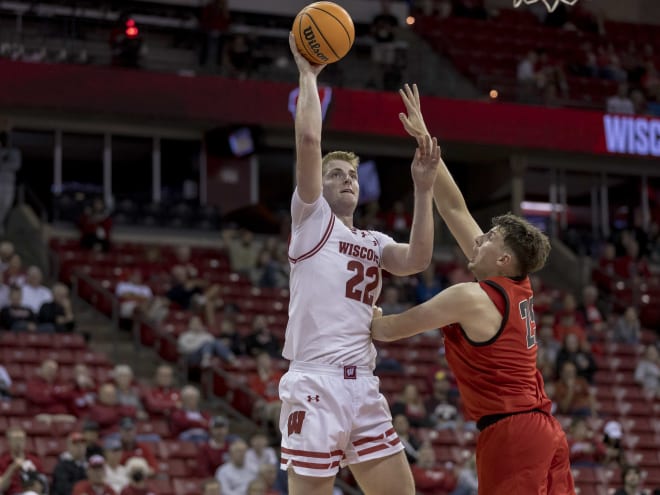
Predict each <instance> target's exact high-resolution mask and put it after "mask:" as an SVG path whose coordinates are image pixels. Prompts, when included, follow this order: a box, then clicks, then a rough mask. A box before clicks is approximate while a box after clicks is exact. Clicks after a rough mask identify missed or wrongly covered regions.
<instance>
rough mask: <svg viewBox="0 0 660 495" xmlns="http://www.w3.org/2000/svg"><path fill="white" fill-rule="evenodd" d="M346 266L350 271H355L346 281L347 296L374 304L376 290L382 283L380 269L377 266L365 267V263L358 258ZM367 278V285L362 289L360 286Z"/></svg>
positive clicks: (370, 304)
mask: <svg viewBox="0 0 660 495" xmlns="http://www.w3.org/2000/svg"><path fill="white" fill-rule="evenodd" d="M346 268H347V269H348V271H349V272H354V273H355V275H353V276H352V277H351V278H349V279H348V281H347V282H346V297H348V298H349V299H354V300H356V301H359V302H363V303H364V304H368V305H369V306H372V305H373V304H374V291H375V290H376V289H377V288H378V284H379V283H380V269H379V268H378V267H377V266H370V267H367V268H365V267H364V264H363V263H361V262H359V261H356V260H351V261H349V262H348V264H347V265H346ZM365 280H366V285H365V286H364V288H362V289H360V288H359V287H358V286H360V285H362V282H364V281H365Z"/></svg>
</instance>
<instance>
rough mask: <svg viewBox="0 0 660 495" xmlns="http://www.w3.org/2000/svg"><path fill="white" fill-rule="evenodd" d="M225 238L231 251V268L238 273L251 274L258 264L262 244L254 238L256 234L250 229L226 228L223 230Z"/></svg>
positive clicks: (228, 249)
mask: <svg viewBox="0 0 660 495" xmlns="http://www.w3.org/2000/svg"><path fill="white" fill-rule="evenodd" d="M222 235H223V240H224V243H225V246H226V248H227V251H228V252H229V262H230V265H231V270H232V271H233V272H236V273H241V274H244V275H249V273H250V271H252V270H253V269H254V267H255V266H256V264H257V257H258V256H259V252H260V250H261V249H260V246H259V244H258V243H257V242H256V241H255V240H254V235H253V234H252V232H250V231H249V230H241V231H239V232H237V231H235V230H231V229H225V230H223V232H222Z"/></svg>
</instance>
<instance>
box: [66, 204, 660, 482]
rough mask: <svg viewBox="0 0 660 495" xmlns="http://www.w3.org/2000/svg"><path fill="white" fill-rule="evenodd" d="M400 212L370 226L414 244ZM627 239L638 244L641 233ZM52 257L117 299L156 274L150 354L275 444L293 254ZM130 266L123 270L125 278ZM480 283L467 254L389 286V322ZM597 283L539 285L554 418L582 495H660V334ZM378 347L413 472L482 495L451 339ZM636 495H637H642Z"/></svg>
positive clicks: (260, 244) (232, 249)
mask: <svg viewBox="0 0 660 495" xmlns="http://www.w3.org/2000/svg"><path fill="white" fill-rule="evenodd" d="M398 210H400V209H396V208H395V209H394V210H393V211H392V212H391V213H388V214H384V215H379V216H378V217H377V218H376V217H375V218H371V219H370V221H371V222H372V223H374V224H375V225H376V226H379V227H382V228H384V229H385V230H388V231H390V232H392V233H393V234H394V235H396V236H399V237H405V235H406V228H409V219H407V218H406V215H405V213H403V212H401V211H398ZM622 237H623V239H627V238H629V237H630V233H625V234H623V235H622ZM626 242H627V241H626ZM54 248H55V250H56V251H58V252H59V253H60V256H61V258H62V259H63V260H65V263H64V265H63V267H62V268H63V272H64V273H63V277H64V280H67V277H68V276H70V275H71V274H72V273H74V272H75V271H76V270H82V272H84V273H87V274H89V275H91V276H92V277H93V278H96V279H97V280H98V281H99V282H100V283H102V284H104V285H105V286H106V287H110V288H111V287H113V286H115V287H116V290H117V291H118V292H117V294H118V295H121V290H120V288H121V287H122V283H123V282H121V280H122V279H123V278H125V277H126V276H128V277H130V276H131V275H130V274H134V273H136V272H135V270H139V273H141V274H145V275H146V274H149V275H148V276H145V279H144V280H143V281H142V282H141V283H142V284H143V289H142V290H136V291H135V293H136V294H137V293H141V292H145V293H146V292H148V291H150V292H149V294H150V295H149V296H148V297H147V298H146V299H147V300H155V299H162V301H163V304H162V305H161V306H160V309H161V313H159V314H157V316H156V317H155V318H151V320H149V318H150V314H149V312H148V311H145V312H144V313H142V314H141V313H139V312H138V313H132V314H130V315H129V318H136V319H137V320H140V319H141V318H142V317H143V316H146V318H147V320H148V322H149V324H150V325H151V332H155V334H154V335H152V336H151V340H150V338H149V337H148V335H147V334H146V333H145V332H144V331H145V330H146V327H145V326H144V322H142V323H136V324H137V325H138V326H139V328H140V329H141V333H140V338H141V339H143V343H146V344H147V345H153V344H154V343H155V342H157V347H158V348H159V353H160V354H161V356H162V357H164V358H165V359H169V360H170V361H173V362H176V361H177V360H178V359H179V360H180V361H179V362H180V363H181V364H182V365H183V366H184V367H186V368H200V369H202V370H207V371H209V370H210V371H211V372H212V373H213V374H214V376H213V390H214V391H215V393H216V394H218V395H221V396H223V397H225V398H227V399H228V400H229V401H230V402H231V404H232V405H233V406H234V407H236V408H237V409H238V410H239V411H241V412H242V413H244V414H246V415H247V416H250V417H251V418H252V419H253V420H254V421H255V422H257V423H258V424H259V425H260V426H261V427H263V428H264V431H265V432H266V433H267V434H268V435H269V440H270V441H272V443H273V444H274V445H276V444H277V428H276V424H277V418H278V416H279V400H278V394H277V383H278V380H279V378H280V376H281V375H282V373H283V370H284V369H285V367H286V363H284V362H283V361H282V360H281V359H279V355H280V349H281V345H282V339H283V332H284V327H285V324H286V315H285V312H286V297H287V293H286V289H282V287H283V286H284V285H285V282H286V274H287V264H286V263H285V261H284V256H285V255H286V249H285V244H284V242H283V241H282V240H280V239H279V238H275V237H269V238H266V239H260V238H257V237H255V236H254V235H252V234H251V233H249V232H246V231H243V232H241V231H228V232H225V233H224V235H223V246H222V249H221V250H219V251H218V250H199V249H196V250H192V252H191V251H190V249H188V248H179V249H175V248H172V249H169V248H167V249H165V248H157V247H150V248H146V249H145V248H143V247H139V246H129V245H115V246H114V247H113V249H114V250H116V254H113V253H112V252H111V253H109V254H107V255H105V254H102V253H90V254H87V255H83V254H81V253H80V252H79V251H78V249H77V248H75V246H73V245H72V244H71V243H66V242H63V243H56V244H54ZM631 249H633V248H631ZM154 250H157V251H158V256H155V255H154V254H153V251H154ZM264 252H268V254H269V256H268V259H269V260H270V261H269V263H271V262H272V266H270V268H269V270H272V272H273V273H276V274H277V275H278V276H277V277H275V278H273V277H270V276H269V277H265V279H266V280H269V282H267V283H265V281H264V277H262V276H254V273H255V269H256V267H257V265H258V264H259V260H260V259H262V258H264V256H263V253H264ZM129 253H130V254H129ZM147 253H151V254H147ZM615 254H616V253H615ZM634 255H635V253H631V252H628V253H627V254H626V255H621V256H620V257H617V256H615V257H614V259H617V260H618V261H617V262H613V263H612V266H613V267H615V266H616V267H618V268H617V269H618V270H619V272H620V273H619V274H618V276H617V278H616V282H621V281H624V282H626V283H631V281H632V280H634V279H635V277H637V278H639V275H638V274H636V272H631V271H630V266H632V265H631V263H632V264H633V265H634V266H638V264H637V263H638V262H637V261H635V260H633V258H634V257H635V256H634ZM85 256H92V257H93V258H85ZM113 256H114V257H113ZM626 256H627V257H626ZM91 259H94V260H95V263H96V265H99V264H102V263H105V262H108V263H109V266H111V267H112V268H111V269H105V268H102V267H101V266H96V267H94V266H89V265H87V263H89V262H90V261H91ZM86 260H87V261H86ZM129 260H130V261H131V263H127V261H129ZM625 260H627V261H625ZM154 263H156V264H155V265H154ZM119 265H121V266H122V269H120V270H117V268H116V267H117V266H119ZM211 267H212V268H213V270H209V268H211ZM175 268H176V270H175ZM623 268H625V270H624V269H623ZM622 270H623V271H622ZM174 271H182V272H186V273H189V274H190V275H192V276H194V277H195V278H196V279H197V278H199V279H200V281H199V284H200V285H196V284H191V285H189V286H188V290H187V292H186V293H188V296H187V297H186V298H185V300H184V299H183V298H182V299H179V298H177V297H175V298H171V297H170V296H172V293H171V292H170V291H171V289H172V287H173V286H176V285H177V284H179V285H180V284H181V283H182V281H181V280H182V277H178V276H172V274H173V273H174ZM260 273H263V272H260ZM597 273H598V272H597ZM613 273H614V274H616V270H614V272H613ZM67 274H68V275H67ZM470 278H471V276H470V274H469V273H468V272H467V271H466V269H465V267H464V260H463V257H462V254H461V253H460V252H459V251H458V250H455V251H454V252H453V253H452V254H451V256H450V257H449V258H442V259H439V260H437V262H435V263H434V264H432V266H431V267H430V268H429V269H428V270H426V271H425V272H424V273H423V274H420V275H419V276H416V277H406V278H398V277H397V278H394V277H386V278H385V279H384V287H383V296H382V299H381V301H382V306H383V309H384V310H385V312H386V313H388V312H398V311H401V310H403V309H405V308H407V307H409V306H410V305H411V304H415V303H419V302H423V301H425V300H427V299H428V298H430V297H432V296H433V295H434V294H436V293H438V292H439V291H440V290H442V289H443V288H444V287H446V286H448V285H451V284H452V283H458V282H461V281H465V280H469V279H470ZM273 280H278V281H279V282H277V283H272V282H273ZM599 280H600V279H599V278H598V276H596V278H595V285H589V286H587V287H585V288H584V289H583V293H582V295H581V298H580V300H577V299H576V297H574V296H573V295H572V294H570V293H567V294H563V293H561V292H559V291H556V290H552V289H548V288H545V287H543V285H542V282H541V280H540V279H539V278H538V277H534V279H533V284H534V286H535V287H536V291H535V292H536V295H535V313H536V322H537V335H538V340H539V341H540V344H539V356H538V366H539V369H540V370H541V371H542V374H543V376H544V379H545V383H546V391H547V393H548V394H549V396H550V397H551V398H552V400H553V403H554V410H555V414H557V415H558V417H559V418H560V419H561V422H562V424H563V425H564V426H565V428H566V430H567V433H568V435H569V442H570V446H571V459H572V461H573V465H574V467H575V474H576V480H577V482H578V486H580V488H581V490H582V491H581V493H587V494H591V493H601V491H602V490H604V489H605V487H610V488H612V487H614V488H621V487H622V486H623V484H624V480H628V481H627V482H628V483H629V484H630V486H633V485H634V484H635V483H643V484H645V486H646V487H647V488H653V487H656V486H658V485H660V458H658V454H657V451H658V449H657V445H658V438H659V437H658V436H659V435H660V430H659V427H660V424H658V422H657V420H656V419H654V415H657V413H658V411H659V410H660V402H659V397H660V395H659V390H660V388H659V383H658V381H659V380H660V363H659V361H658V349H657V342H658V340H657V327H654V326H651V330H649V329H645V328H644V325H643V324H642V322H641V321H640V316H639V314H638V313H639V305H638V304H637V302H636V301H633V300H630V301H629V302H627V303H626V301H624V300H621V299H618V298H612V297H611V294H609V293H608V290H607V289H609V287H610V286H609V285H608V286H607V287H604V286H603V285H602V284H601V283H600V282H599ZM645 280H646V279H645ZM638 281H639V280H638ZM647 281H648V280H647ZM183 285H184V287H185V282H184V283H183ZM147 289H148V291H147ZM209 290H210V292H208V293H207V292H206V291H209ZM176 292H177V291H175V293H176ZM181 292H185V291H181ZM168 294H169V295H168ZM83 296H84V295H83ZM120 300H122V301H124V302H131V303H133V302H135V301H134V300H132V299H130V298H128V299H127V298H125V297H124V298H120ZM209 303H210V304H209ZM133 307H135V306H133ZM163 308H164V311H163ZM209 311H211V313H212V316H211V317H210V318H212V319H211V320H209V316H208V315H209ZM152 316H153V314H152ZM209 321H210V322H209ZM167 342H170V347H169V348H168V346H167ZM378 347H379V358H378V365H377V373H378V374H379V376H380V377H381V384H382V388H383V391H384V393H385V394H386V396H387V397H388V399H389V400H390V403H391V408H392V413H393V417H394V424H395V428H396V430H397V432H398V433H399V435H400V436H401V437H402V439H403V442H404V445H405V446H406V453H407V455H408V458H409V460H410V461H411V463H412V464H413V465H414V473H415V479H416V481H417V483H418V487H419V492H420V493H422V494H424V493H428V494H431V493H460V494H463V493H465V494H468V493H474V483H475V480H476V475H475V473H474V463H473V460H472V459H471V456H472V454H473V446H474V442H475V438H476V429H475V425H474V423H473V422H472V421H470V420H468V419H466V418H464V417H463V413H462V408H461V401H460V396H459V395H458V392H457V388H456V384H455V382H454V381H453V376H452V374H451V370H449V369H448V367H447V364H446V361H445V360H444V356H443V354H442V339H441V334H440V333H439V332H438V333H433V332H429V333H427V334H426V335H424V336H423V337H420V338H417V339H412V340H411V341H408V342H402V343H391V344H386V345H385V344H383V345H379V346H378ZM164 349H169V350H164ZM180 431H185V430H182V429H181V428H179V430H177V433H179V432H180ZM191 438H192V439H193V440H195V439H196V438H195V437H194V436H193V437H191ZM635 480H637V481H635ZM618 493H624V492H618ZM627 493H636V492H635V491H634V490H632V488H631V489H630V490H629V492H627Z"/></svg>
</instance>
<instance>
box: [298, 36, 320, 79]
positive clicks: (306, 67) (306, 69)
mask: <svg viewBox="0 0 660 495" xmlns="http://www.w3.org/2000/svg"><path fill="white" fill-rule="evenodd" d="M289 48H291V53H293V59H294V60H295V61H296V65H297V66H298V71H299V72H300V73H301V74H314V75H315V76H318V75H319V73H320V72H321V71H322V70H323V69H324V68H325V65H317V64H312V63H311V62H310V61H309V60H307V59H306V58H305V57H303V56H302V54H301V53H300V51H299V50H298V47H297V46H296V39H295V38H294V37H293V33H289Z"/></svg>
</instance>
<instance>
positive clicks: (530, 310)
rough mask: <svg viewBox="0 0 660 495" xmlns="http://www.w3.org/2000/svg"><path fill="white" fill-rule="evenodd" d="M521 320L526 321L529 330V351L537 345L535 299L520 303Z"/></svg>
mask: <svg viewBox="0 0 660 495" xmlns="http://www.w3.org/2000/svg"><path fill="white" fill-rule="evenodd" d="M519 308H520V318H522V319H523V320H525V327H526V328H527V349H531V348H532V347H534V346H535V345H536V321H534V298H533V297H530V298H529V299H523V300H522V301H520V305H519Z"/></svg>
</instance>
